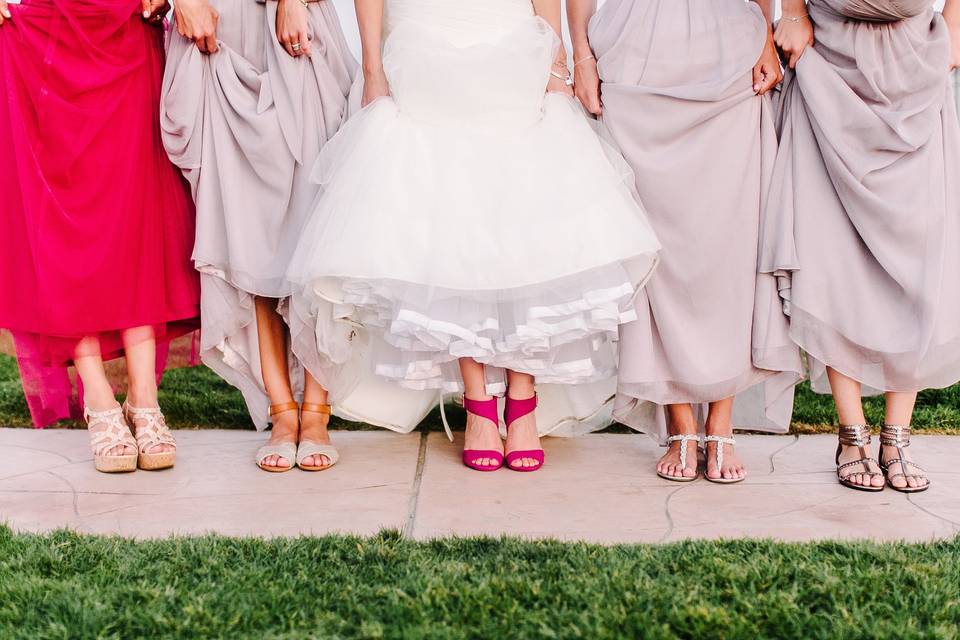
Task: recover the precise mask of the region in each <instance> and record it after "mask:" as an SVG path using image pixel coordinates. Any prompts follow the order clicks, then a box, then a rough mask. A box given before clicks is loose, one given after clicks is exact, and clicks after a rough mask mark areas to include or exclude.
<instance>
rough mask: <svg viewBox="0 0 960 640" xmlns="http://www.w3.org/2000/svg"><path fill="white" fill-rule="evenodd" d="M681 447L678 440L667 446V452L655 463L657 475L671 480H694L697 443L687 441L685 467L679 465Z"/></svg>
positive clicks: (695, 475) (697, 463)
mask: <svg viewBox="0 0 960 640" xmlns="http://www.w3.org/2000/svg"><path fill="white" fill-rule="evenodd" d="M682 445H683V443H682V442H680V441H679V440H677V441H674V442H671V443H670V444H668V445H667V452H666V453H665V454H663V456H662V457H661V458H660V460H658V461H657V473H659V474H662V475H665V476H670V477H671V478H696V477H697V467H698V466H699V461H698V460H697V441H696V440H688V441H687V459H686V466H684V465H682V464H681V463H680V448H681V446H682Z"/></svg>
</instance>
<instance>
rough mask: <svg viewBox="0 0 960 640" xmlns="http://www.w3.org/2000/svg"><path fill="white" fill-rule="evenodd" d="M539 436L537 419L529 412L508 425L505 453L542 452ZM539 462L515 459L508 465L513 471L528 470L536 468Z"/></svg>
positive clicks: (529, 459)
mask: <svg viewBox="0 0 960 640" xmlns="http://www.w3.org/2000/svg"><path fill="white" fill-rule="evenodd" d="M542 450H543V448H542V447H541V446H540V434H539V433H537V418H536V417H535V413H534V412H532V411H531V412H530V413H528V414H527V415H525V416H523V417H522V418H517V419H516V420H514V421H513V422H512V423H511V424H510V429H509V430H508V431H507V444H506V452H507V453H510V452H512V451H542ZM539 464H540V461H539V460H537V459H536V458H516V459H515V460H513V462H511V463H510V467H511V468H513V469H529V468H531V467H536V466H538V465H539Z"/></svg>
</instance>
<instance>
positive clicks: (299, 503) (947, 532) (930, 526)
mask: <svg viewBox="0 0 960 640" xmlns="http://www.w3.org/2000/svg"><path fill="white" fill-rule="evenodd" d="M334 437H335V439H336V442H337V443H338V445H339V446H340V449H341V454H342V459H341V462H340V464H338V465H337V466H336V467H334V468H333V469H330V470H329V471H324V472H321V473H307V472H303V471H299V470H293V471H291V472H289V473H283V474H268V473H263V472H261V471H259V470H257V469H256V468H255V467H254V465H253V463H252V456H253V452H254V450H255V449H256V447H257V446H258V444H259V443H260V442H262V440H263V438H264V436H263V435H262V434H258V433H254V432H252V431H212V430H209V431H180V432H178V433H177V438H178V440H179V442H180V453H179V461H178V464H177V467H176V468H175V469H172V470H169V471H162V472H154V473H150V472H145V471H139V472H137V473H133V474H125V475H106V474H100V473H97V472H96V471H94V469H93V464H92V463H91V456H90V452H89V448H88V445H87V436H86V433H85V432H83V431H77V430H49V431H34V430H29V429H0V522H5V523H7V524H9V525H10V526H11V527H13V528H14V529H16V530H21V531H46V530H50V529H55V528H59V527H69V528H72V529H76V530H78V531H83V532H90V533H118V534H122V535H126V536H133V537H155V536H165V535H171V534H202V533H208V532H218V533H222V534H228V535H263V536H278V535H283V536H293V535H299V534H323V533H330V532H343V533H357V534H373V533H376V532H377V531H379V530H381V529H385V528H388V529H397V530H400V531H402V532H403V533H404V535H406V536H409V537H412V538H416V539H429V538H433V537H437V536H447V535H479V534H489V535H500V534H508V535H516V536H522V537H532V538H540V537H552V538H558V539H561V540H587V541H591V542H600V543H617V542H664V541H672V540H680V539H685V538H719V537H723V538H729V537H756V538H767V537H772V538H776V539H781V540H813V539H820V538H836V539H853V538H865V537H867V538H876V539H887V540H892V539H904V540H930V539H934V538H944V537H951V536H953V535H956V534H957V533H958V532H960V498H958V497H957V496H960V466H958V464H957V462H958V461H960V437H951V436H915V437H914V445H913V452H914V455H915V457H916V458H918V459H919V460H920V461H921V462H922V463H923V464H924V465H925V466H926V468H927V470H928V472H929V474H930V477H931V480H932V482H933V487H932V488H931V489H930V490H929V491H927V492H925V493H920V494H914V495H912V496H909V497H908V496H906V495H904V494H900V493H896V492H893V491H890V490H886V491H883V492H882V493H879V494H868V493H861V492H854V491H850V490H846V489H843V488H842V487H840V486H839V485H838V484H837V482H836V480H835V479H834V472H833V465H832V464H831V463H832V459H833V450H834V447H835V442H836V440H835V439H834V437H833V436H801V437H796V436H738V439H739V441H740V447H739V450H740V454H741V456H742V457H743V458H744V459H745V462H746V464H747V465H748V467H749V469H750V476H749V477H748V478H747V480H746V481H745V482H743V483H742V484H739V485H733V486H721V485H714V484H710V483H708V482H706V481H704V480H700V481H697V482H694V483H688V484H677V483H672V482H668V481H665V480H661V479H659V478H657V477H656V476H655V475H654V474H653V473H652V469H653V465H654V461H655V460H656V458H657V457H658V456H659V455H660V451H661V450H660V449H659V447H657V446H655V444H654V443H653V442H652V441H651V440H650V439H649V438H647V437H646V436H642V435H617V434H600V435H590V436H584V437H581V438H575V439H565V438H547V439H545V441H544V442H545V448H546V450H547V465H546V466H545V467H544V468H543V469H542V470H541V471H540V472H538V473H533V474H524V473H514V472H511V471H508V470H501V471H498V472H495V473H476V472H471V471H469V470H467V469H465V468H464V467H462V466H461V464H460V461H459V451H460V450H459V444H460V443H459V442H457V443H454V444H450V443H449V442H448V441H447V440H446V438H445V437H444V435H443V434H441V433H430V434H410V435H406V436H403V435H397V434H393V433H387V432H371V431H362V432H361V431H350V432H337V433H335V434H334Z"/></svg>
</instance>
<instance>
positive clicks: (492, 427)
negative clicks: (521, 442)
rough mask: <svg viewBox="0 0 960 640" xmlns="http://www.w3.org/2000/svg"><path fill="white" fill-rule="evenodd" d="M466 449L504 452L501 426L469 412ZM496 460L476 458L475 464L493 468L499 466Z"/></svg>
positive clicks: (464, 444) (464, 446) (465, 435)
mask: <svg viewBox="0 0 960 640" xmlns="http://www.w3.org/2000/svg"><path fill="white" fill-rule="evenodd" d="M463 448H464V449H481V450H487V451H500V452H503V442H502V441H501V440H500V431H499V425H496V424H494V423H493V422H492V421H490V420H487V419H486V418H483V417H481V416H478V415H474V414H472V413H470V412H469V411H468V412H467V429H466V433H465V434H464V437H463ZM499 462H500V461H499V460H497V459H495V458H475V459H474V460H473V463H474V464H477V465H480V466H481V467H492V466H494V465H496V464H499Z"/></svg>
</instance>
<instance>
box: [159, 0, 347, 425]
mask: <svg viewBox="0 0 960 640" xmlns="http://www.w3.org/2000/svg"><path fill="white" fill-rule="evenodd" d="M211 4H212V5H213V6H214V8H216V9H217V11H219V13H220V21H219V23H218V25H217V38H218V40H219V43H220V50H219V51H218V52H217V53H215V54H212V55H209V56H208V55H205V54H203V53H201V52H200V51H198V50H197V48H196V46H195V45H194V44H193V43H192V42H190V41H189V40H187V39H185V38H183V37H182V36H180V35H179V34H177V32H176V30H173V31H172V33H171V35H170V43H169V48H168V49H169V50H168V53H167V67H166V73H165V76H164V82H163V98H162V103H161V126H162V130H163V141H164V145H165V146H166V149H167V152H168V154H169V155H170V158H171V159H172V160H173V162H174V164H176V165H177V166H178V167H180V169H181V170H182V171H183V174H184V176H186V178H187V180H188V181H189V182H190V186H191V188H192V191H193V197H194V200H195V202H196V207H197V235H196V245H195V247H194V252H193V260H194V263H195V265H196V268H197V269H198V270H199V271H200V274H201V287H202V289H201V323H202V331H201V357H202V359H203V361H204V363H206V364H207V365H208V366H209V367H210V368H211V369H213V370H214V371H216V372H217V373H218V374H219V375H220V376H221V377H223V378H224V379H225V380H226V381H227V382H229V383H231V384H233V385H234V386H236V387H237V388H239V389H240V391H241V392H242V393H243V396H244V398H245V400H246V402H247V407H248V409H249V411H250V416H251V418H252V420H253V422H254V423H255V424H256V426H257V427H258V428H261V429H262V428H265V427H266V426H267V408H268V405H269V400H268V398H267V394H266V391H265V389H264V385H263V379H262V375H261V371H260V359H259V348H258V341H257V328H256V317H255V310H254V300H253V298H254V296H264V297H269V298H277V299H279V300H281V303H280V304H281V311H285V308H284V307H285V298H287V297H288V296H289V295H290V293H291V287H290V283H288V282H287V280H286V278H285V274H286V270H287V263H288V260H289V258H290V256H291V255H292V253H293V249H294V247H295V246H296V244H297V239H298V237H299V235H300V232H301V229H302V228H303V226H304V224H305V223H306V219H307V217H308V216H309V214H310V211H311V208H310V205H311V204H312V202H313V200H314V198H315V196H316V195H317V192H318V190H319V185H316V184H314V183H313V182H311V180H310V179H309V177H310V172H311V170H312V168H313V164H314V161H315V160H316V158H317V156H318V154H319V153H320V149H321V147H322V146H323V145H324V143H325V142H326V141H327V140H328V139H329V138H330V137H331V136H333V134H334V133H336V132H337V130H338V129H339V128H340V125H341V123H342V122H343V120H344V118H345V115H346V110H347V95H348V93H349V91H350V86H351V84H352V82H353V77H354V75H355V70H356V67H357V64H356V62H355V60H354V59H353V58H352V56H351V54H350V53H349V51H348V49H347V44H346V41H345V39H344V36H343V33H342V31H341V28H340V22H339V19H338V18H337V15H336V11H335V9H334V7H333V5H332V4H331V2H330V1H329V0H321V1H320V2H311V3H310V4H309V9H308V10H309V14H310V28H311V30H312V43H311V48H312V54H311V56H310V57H309V58H307V57H305V56H304V57H300V58H292V57H290V56H289V55H288V54H287V53H286V51H285V50H284V49H283V47H282V46H281V45H280V43H279V42H278V41H277V37H276V35H275V34H276V14H277V3H276V2H266V3H264V2H263V1H262V0H212V2H211ZM289 361H290V368H291V380H292V381H293V382H294V385H295V386H298V387H299V385H302V380H303V367H302V365H301V364H300V363H299V362H298V361H297V359H296V358H294V357H293V356H292V354H291V356H290V359H289ZM329 370H330V376H329V377H331V378H332V377H333V375H334V372H335V367H334V366H333V365H331V366H330V367H329ZM315 373H320V374H322V373H323V371H322V370H318V371H317V372H315ZM321 382H323V383H327V384H329V383H330V382H331V380H321ZM300 391H301V390H300V389H299V388H298V389H297V390H296V392H297V393H298V394H299V393H300Z"/></svg>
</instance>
